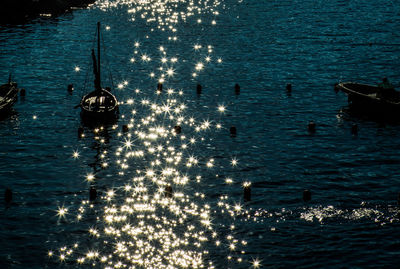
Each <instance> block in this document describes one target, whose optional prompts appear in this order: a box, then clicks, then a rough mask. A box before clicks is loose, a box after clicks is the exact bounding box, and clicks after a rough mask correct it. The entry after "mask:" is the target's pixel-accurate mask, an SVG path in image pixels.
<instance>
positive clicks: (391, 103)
mask: <svg viewBox="0 0 400 269" xmlns="http://www.w3.org/2000/svg"><path fill="white" fill-rule="evenodd" d="M335 89H336V90H337V91H342V92H344V93H345V94H347V96H348V102H349V106H351V107H353V108H360V109H367V110H371V111H373V112H375V113H378V112H392V111H399V112H400V94H399V92H397V91H395V90H394V89H384V88H381V87H377V86H373V85H368V84H360V83H354V82H343V83H339V84H337V85H335ZM399 116H400V115H399Z"/></svg>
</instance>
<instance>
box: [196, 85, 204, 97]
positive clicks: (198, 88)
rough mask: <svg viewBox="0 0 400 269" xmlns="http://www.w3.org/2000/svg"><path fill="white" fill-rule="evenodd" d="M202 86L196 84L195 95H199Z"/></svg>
mask: <svg viewBox="0 0 400 269" xmlns="http://www.w3.org/2000/svg"><path fill="white" fill-rule="evenodd" d="M202 88H203V87H202V86H201V85H200V84H197V86H196V92H197V94H199V95H200V94H201V90H202Z"/></svg>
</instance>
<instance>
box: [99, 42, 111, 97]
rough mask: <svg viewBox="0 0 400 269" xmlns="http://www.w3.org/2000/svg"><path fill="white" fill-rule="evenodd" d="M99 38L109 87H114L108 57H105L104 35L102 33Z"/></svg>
mask: <svg viewBox="0 0 400 269" xmlns="http://www.w3.org/2000/svg"><path fill="white" fill-rule="evenodd" d="M100 39H101V44H102V45H103V60H104V61H105V63H106V64H105V68H106V69H107V72H108V76H109V79H110V81H111V89H113V90H114V89H115V87H114V81H113V77H112V72H111V67H110V63H109V61H108V57H107V53H106V46H105V42H104V37H103V35H101V36H100Z"/></svg>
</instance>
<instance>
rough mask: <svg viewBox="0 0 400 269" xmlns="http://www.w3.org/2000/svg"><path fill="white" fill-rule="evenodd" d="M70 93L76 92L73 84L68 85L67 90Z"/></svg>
mask: <svg viewBox="0 0 400 269" xmlns="http://www.w3.org/2000/svg"><path fill="white" fill-rule="evenodd" d="M67 90H68V92H69V93H72V92H73V91H74V85H73V84H68V88H67Z"/></svg>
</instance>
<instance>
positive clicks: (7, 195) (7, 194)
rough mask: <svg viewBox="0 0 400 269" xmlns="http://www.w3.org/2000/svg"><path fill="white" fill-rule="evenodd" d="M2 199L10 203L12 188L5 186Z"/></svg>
mask: <svg viewBox="0 0 400 269" xmlns="http://www.w3.org/2000/svg"><path fill="white" fill-rule="evenodd" d="M4 201H6V203H7V204H9V203H11V201H12V190H11V189H9V188H7V189H6V191H5V192H4Z"/></svg>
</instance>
